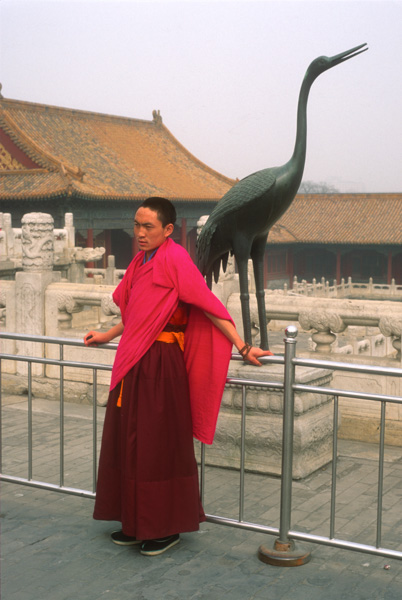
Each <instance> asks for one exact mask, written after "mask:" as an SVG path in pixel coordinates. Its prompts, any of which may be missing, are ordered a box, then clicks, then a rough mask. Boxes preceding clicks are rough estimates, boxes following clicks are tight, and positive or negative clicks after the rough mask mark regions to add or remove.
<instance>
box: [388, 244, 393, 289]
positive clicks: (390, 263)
mask: <svg viewBox="0 0 402 600" xmlns="http://www.w3.org/2000/svg"><path fill="white" fill-rule="evenodd" d="M391 280H392V250H389V252H388V268H387V284H388V285H391Z"/></svg>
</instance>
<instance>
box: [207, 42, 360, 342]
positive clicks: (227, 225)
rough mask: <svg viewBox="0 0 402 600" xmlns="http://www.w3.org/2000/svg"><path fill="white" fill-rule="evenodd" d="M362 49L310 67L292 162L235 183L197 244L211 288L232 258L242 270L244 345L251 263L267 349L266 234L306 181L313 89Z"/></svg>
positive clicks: (248, 323)
mask: <svg viewBox="0 0 402 600" xmlns="http://www.w3.org/2000/svg"><path fill="white" fill-rule="evenodd" d="M365 46H367V44H361V45H360V46H356V47H355V48H352V49H351V50H347V51H346V52H342V53H341V54H337V55H336V56H332V57H328V56H320V57H319V58H316V59H315V60H313V62H312V63H311V64H310V66H309V67H308V69H307V71H306V74H305V76H304V79H303V83H302V85H301V88H300V94H299V102H298V107H297V133H296V142H295V147H294V151H293V154H292V157H291V159H290V160H289V161H288V162H287V163H286V164H284V165H282V166H281V167H273V168H268V169H262V170H261V171H257V172H256V173H253V174H252V175H248V176H247V177H245V178H244V179H242V180H241V181H239V182H238V183H236V184H235V185H234V186H233V187H232V188H231V189H230V190H229V191H228V192H227V193H226V194H225V195H224V196H223V198H221V200H220V201H219V202H218V204H217V205H216V207H215V208H214V210H213V211H212V213H211V215H210V217H209V219H208V221H207V222H206V224H205V225H204V227H203V229H202V231H201V234H200V236H199V238H198V242H197V261H198V267H199V269H200V271H201V273H202V274H203V275H204V276H206V279H207V283H208V285H209V287H211V286H212V275H214V279H215V281H216V282H217V281H218V277H219V270H220V266H221V264H222V267H223V270H224V271H225V270H226V266H227V262H228V258H229V253H231V254H234V256H235V258H236V262H237V267H238V271H239V282H240V302H241V307H242V318H243V328H244V338H245V341H246V342H247V343H249V344H251V319H250V306H249V292H248V276H247V264H248V259H249V258H251V259H252V261H253V269H254V278H255V287H256V297H257V305H258V319H259V325H260V337H261V341H260V346H261V348H263V349H264V350H268V333H267V321H266V313H265V292H264V254H265V247H266V243H267V236H268V232H269V230H270V229H271V227H272V225H273V224H274V223H275V222H276V221H277V220H278V219H279V218H280V217H281V216H282V215H283V213H284V212H285V211H286V210H287V208H288V207H289V206H290V204H291V203H292V201H293V199H294V197H295V196H296V193H297V190H298V189H299V186H300V183H301V181H302V177H303V171H304V164H305V160H306V137H307V115H306V109H307V100H308V95H309V92H310V88H311V86H312V84H313V82H314V81H315V79H317V77H318V76H319V75H321V73H324V71H327V70H328V69H331V68H332V67H335V66H336V65H339V64H342V63H343V62H345V61H346V60H348V59H349V58H353V57H354V56H357V55H358V54H361V53H362V52H365V50H368V48H366V47H365Z"/></svg>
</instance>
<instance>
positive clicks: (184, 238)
mask: <svg viewBox="0 0 402 600" xmlns="http://www.w3.org/2000/svg"><path fill="white" fill-rule="evenodd" d="M180 244H181V245H182V246H183V248H186V250H187V220H186V219H185V218H184V217H183V218H182V220H181V234H180Z"/></svg>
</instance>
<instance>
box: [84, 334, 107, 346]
mask: <svg viewBox="0 0 402 600" xmlns="http://www.w3.org/2000/svg"><path fill="white" fill-rule="evenodd" d="M109 341H110V338H109V335H108V332H105V331H103V332H102V331H89V332H88V333H87V334H86V336H85V337H84V344H85V345H86V346H98V345H99V344H107V343H108V342H109Z"/></svg>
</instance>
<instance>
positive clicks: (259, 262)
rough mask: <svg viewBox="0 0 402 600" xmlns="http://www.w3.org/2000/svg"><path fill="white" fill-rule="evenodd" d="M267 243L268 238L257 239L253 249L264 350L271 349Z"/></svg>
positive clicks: (262, 346) (256, 291) (261, 344)
mask: <svg viewBox="0 0 402 600" xmlns="http://www.w3.org/2000/svg"><path fill="white" fill-rule="evenodd" d="M266 243H267V241H266V239H262V240H256V241H255V242H254V244H253V247H252V249H251V258H252V260H253V268H254V279H255V295H256V297H257V306H258V320H259V323H260V347H261V348H262V349H263V350H269V345H268V332H267V314H266V310H265V291H264V253H265V246H266Z"/></svg>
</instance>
